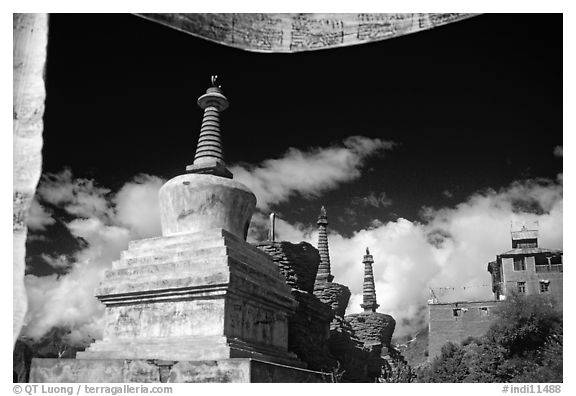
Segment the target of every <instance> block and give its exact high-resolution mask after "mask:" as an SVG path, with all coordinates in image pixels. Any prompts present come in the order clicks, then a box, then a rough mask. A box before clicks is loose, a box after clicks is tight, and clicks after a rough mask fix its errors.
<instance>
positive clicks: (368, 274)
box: [360, 248, 380, 312]
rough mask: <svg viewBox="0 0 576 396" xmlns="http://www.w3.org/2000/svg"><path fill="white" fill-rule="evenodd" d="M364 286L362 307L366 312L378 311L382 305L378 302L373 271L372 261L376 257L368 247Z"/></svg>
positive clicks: (365, 257)
mask: <svg viewBox="0 0 576 396" xmlns="http://www.w3.org/2000/svg"><path fill="white" fill-rule="evenodd" d="M362 262H363V263H364V286H363V288H362V294H363V303H362V304H360V307H362V308H363V309H364V312H376V309H378V307H379V306H380V305H378V304H377V303H376V289H375V287H374V273H373V272H372V263H373V262H374V259H373V258H372V255H371V254H370V250H368V248H366V255H365V256H364V260H362Z"/></svg>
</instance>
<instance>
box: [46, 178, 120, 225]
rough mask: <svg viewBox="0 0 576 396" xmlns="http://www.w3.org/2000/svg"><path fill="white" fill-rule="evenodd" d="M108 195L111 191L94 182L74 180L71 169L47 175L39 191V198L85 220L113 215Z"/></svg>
mask: <svg viewBox="0 0 576 396" xmlns="http://www.w3.org/2000/svg"><path fill="white" fill-rule="evenodd" d="M108 193H110V190H109V189H107V188H103V187H99V186H97V185H96V183H95V182H94V180H89V179H74V178H73V177H72V172H71V171H70V169H65V170H64V171H62V172H60V173H56V174H53V173H50V174H45V175H44V176H43V177H42V180H41V183H40V184H39V185H38V189H37V196H39V197H41V199H42V200H43V201H44V202H47V203H49V204H52V205H55V206H58V207H62V208H64V210H66V212H68V213H69V214H71V215H74V216H77V217H84V218H89V217H92V216H96V217H107V216H110V215H111V213H110V211H111V209H110V205H109V202H108V199H107V194H108Z"/></svg>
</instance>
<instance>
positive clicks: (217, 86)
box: [210, 74, 222, 88]
mask: <svg viewBox="0 0 576 396" xmlns="http://www.w3.org/2000/svg"><path fill="white" fill-rule="evenodd" d="M210 81H211V82H212V87H213V88H222V86H221V85H218V84H217V83H218V75H217V74H214V75H212V76H211V77H210Z"/></svg>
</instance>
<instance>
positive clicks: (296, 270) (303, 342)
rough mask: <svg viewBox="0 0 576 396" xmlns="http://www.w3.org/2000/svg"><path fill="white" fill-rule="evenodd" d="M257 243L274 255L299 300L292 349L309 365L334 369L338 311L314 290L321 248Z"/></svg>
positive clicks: (290, 333) (291, 323) (290, 335)
mask: <svg viewBox="0 0 576 396" xmlns="http://www.w3.org/2000/svg"><path fill="white" fill-rule="evenodd" d="M256 246H257V247H258V249H260V250H262V251H264V252H266V253H268V255H270V256H271V257H272V260H273V261H274V263H275V264H276V265H277V266H278V268H279V269H280V272H281V273H282V274H283V275H284V277H285V278H286V283H287V284H288V285H289V286H290V287H292V296H293V297H294V298H295V299H296V301H298V308H297V310H296V313H295V314H294V315H293V316H292V317H290V318H289V320H288V349H289V350H290V351H292V352H294V353H295V354H296V355H297V356H298V358H299V359H300V360H302V361H303V362H305V363H306V364H307V367H308V368H309V369H311V370H318V371H324V372H331V371H332V370H333V369H334V367H336V364H337V362H336V359H334V357H333V356H332V355H331V354H330V349H329V344H328V338H329V334H330V321H331V320H332V318H333V317H334V312H333V311H332V309H331V308H330V306H328V305H326V304H323V303H322V302H321V301H320V300H319V299H318V298H316V297H315V296H314V295H313V294H312V291H313V289H314V280H315V279H316V271H318V265H319V263H320V255H319V254H318V250H317V249H316V248H315V247H314V246H312V245H310V244H309V243H306V242H301V243H299V244H293V243H290V242H263V243H260V244H258V245H256Z"/></svg>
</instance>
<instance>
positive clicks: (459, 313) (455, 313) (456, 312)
mask: <svg viewBox="0 0 576 396" xmlns="http://www.w3.org/2000/svg"><path fill="white" fill-rule="evenodd" d="M452 316H462V310H461V309H460V308H454V309H453V310H452Z"/></svg>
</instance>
